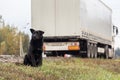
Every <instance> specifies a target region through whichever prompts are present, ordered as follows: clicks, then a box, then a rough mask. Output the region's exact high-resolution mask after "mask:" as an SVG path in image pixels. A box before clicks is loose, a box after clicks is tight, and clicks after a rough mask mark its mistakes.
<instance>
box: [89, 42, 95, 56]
mask: <svg viewBox="0 0 120 80" xmlns="http://www.w3.org/2000/svg"><path fill="white" fill-rule="evenodd" d="M90 54H91V58H94V45H93V44H91V46H90Z"/></svg>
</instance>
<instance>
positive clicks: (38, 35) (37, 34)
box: [30, 29, 44, 40]
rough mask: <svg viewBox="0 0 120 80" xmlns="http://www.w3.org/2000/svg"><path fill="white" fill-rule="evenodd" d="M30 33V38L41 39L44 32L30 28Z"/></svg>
mask: <svg viewBox="0 0 120 80" xmlns="http://www.w3.org/2000/svg"><path fill="white" fill-rule="evenodd" d="M30 31H31V33H32V39H33V40H37V39H41V38H43V34H44V32H43V31H41V30H34V29H30Z"/></svg>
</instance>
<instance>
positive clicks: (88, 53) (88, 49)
mask: <svg viewBox="0 0 120 80" xmlns="http://www.w3.org/2000/svg"><path fill="white" fill-rule="evenodd" d="M87 46H88V47H87V57H88V58H90V43H88V45H87Z"/></svg>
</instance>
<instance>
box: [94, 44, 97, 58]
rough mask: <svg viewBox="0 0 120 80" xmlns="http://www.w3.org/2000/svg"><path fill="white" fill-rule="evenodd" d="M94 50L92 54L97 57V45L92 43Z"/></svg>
mask: <svg viewBox="0 0 120 80" xmlns="http://www.w3.org/2000/svg"><path fill="white" fill-rule="evenodd" d="M94 52H95V53H94V56H95V58H97V45H96V44H95V45H94Z"/></svg>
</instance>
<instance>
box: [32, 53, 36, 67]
mask: <svg viewBox="0 0 120 80" xmlns="http://www.w3.org/2000/svg"><path fill="white" fill-rule="evenodd" d="M31 66H34V67H36V61H35V56H34V55H32V54H31Z"/></svg>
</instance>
